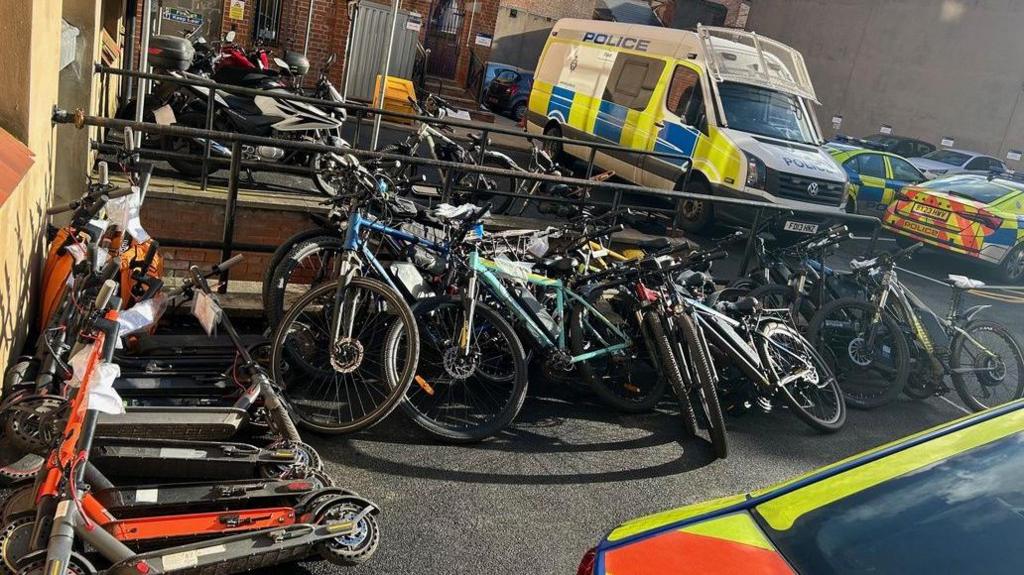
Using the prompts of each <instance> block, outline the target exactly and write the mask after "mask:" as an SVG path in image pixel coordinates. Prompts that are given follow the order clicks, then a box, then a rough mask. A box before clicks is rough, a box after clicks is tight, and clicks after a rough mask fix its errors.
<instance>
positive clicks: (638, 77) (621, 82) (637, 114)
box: [594, 52, 665, 182]
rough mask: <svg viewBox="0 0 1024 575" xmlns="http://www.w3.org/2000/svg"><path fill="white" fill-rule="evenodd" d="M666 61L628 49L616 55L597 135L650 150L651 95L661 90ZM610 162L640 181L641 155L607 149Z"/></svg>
mask: <svg viewBox="0 0 1024 575" xmlns="http://www.w3.org/2000/svg"><path fill="white" fill-rule="evenodd" d="M664 70H665V61H664V60H659V59H657V58H650V57H647V56H640V55H637V54H630V53H628V52H619V53H618V54H616V57H615V63H614V64H613V65H612V69H611V72H610V74H609V76H608V82H607V84H605V90H604V95H603V96H602V98H601V103H600V106H599V108H598V112H597V116H596V118H595V119H594V135H595V136H597V137H599V138H601V139H603V140H605V141H608V142H610V143H613V144H619V145H621V146H623V147H627V148H634V149H639V150H645V149H649V147H648V146H649V142H650V141H651V140H652V134H653V133H654V123H655V120H656V118H655V114H654V113H653V112H652V109H653V106H652V101H653V100H654V99H653V98H652V96H653V95H654V93H655V91H657V89H658V83H659V81H660V80H661V75H662V72H663V71H664ZM606 153H607V155H608V156H610V158H611V160H612V161H611V162H609V163H608V165H609V166H610V167H611V168H612V169H613V170H615V172H616V173H617V174H618V175H619V176H621V177H623V178H626V179H627V180H630V181H632V182H638V181H639V179H638V177H639V175H640V168H639V166H640V164H641V158H642V155H641V154H632V153H628V152H618V151H607V152H606Z"/></svg>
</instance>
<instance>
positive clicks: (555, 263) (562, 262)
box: [533, 257, 578, 275]
mask: <svg viewBox="0 0 1024 575" xmlns="http://www.w3.org/2000/svg"><path fill="white" fill-rule="evenodd" d="M577 265H578V262H577V261H576V260H575V259H573V258H563V257H555V258H544V259H542V260H540V261H539V262H537V263H535V264H533V269H534V270H536V271H539V272H542V273H544V274H546V275H563V274H567V273H571V272H572V271H573V270H574V269H576V266H577Z"/></svg>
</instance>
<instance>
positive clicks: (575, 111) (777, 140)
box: [527, 19, 847, 231]
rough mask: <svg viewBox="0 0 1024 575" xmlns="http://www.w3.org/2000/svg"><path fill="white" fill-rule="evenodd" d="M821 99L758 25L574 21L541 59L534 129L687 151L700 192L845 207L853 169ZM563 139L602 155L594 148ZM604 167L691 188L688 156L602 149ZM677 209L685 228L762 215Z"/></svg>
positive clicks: (530, 117) (644, 181) (559, 30)
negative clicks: (840, 158)
mask: <svg viewBox="0 0 1024 575" xmlns="http://www.w3.org/2000/svg"><path fill="white" fill-rule="evenodd" d="M814 103H817V98H816V97H815V94H814V87H813V86H812V85H811V80H810V77H809V75H808V73H807V68H806V66H805V65H804V61H803V57H802V56H801V55H800V53H799V52H797V51H796V50H794V49H792V48H790V47H788V46H786V45H784V44H781V43H779V42H776V41H774V40H770V39H768V38H765V37H763V36H759V35H757V34H754V33H752V32H747V31H743V30H734V29H729V28H713V27H706V26H698V28H697V31H695V32H694V31H688V30H674V29H669V28H657V27H652V26H641V25H635V24H622V23H616V22H603V21H597V20H576V19H564V20H559V21H558V22H557V23H556V24H555V26H554V28H553V29H552V30H551V34H550V36H549V37H548V40H547V44H546V45H545V46H544V52H543V53H542V55H541V58H540V61H539V62H538V65H537V69H536V75H535V77H534V84H533V91H532V93H531V95H530V106H529V111H528V112H527V130H528V131H529V132H531V133H535V134H537V133H543V134H548V135H553V136H564V137H567V138H572V139H578V140H585V141H600V142H610V143H614V144H619V145H621V146H623V147H625V148H631V149H633V150H648V151H649V150H655V151H659V152H662V151H663V152H675V153H682V154H685V155H687V156H690V157H691V158H692V161H693V171H692V173H691V174H690V177H689V180H688V183H687V184H686V190H687V191H691V192H696V193H706V194H713V195H721V196H727V197H733V198H744V199H752V200H762V201H770V202H775V203H783V204H789V205H793V206H795V207H805V206H814V207H818V208H820V207H823V206H827V207H838V206H839V205H840V203H841V202H843V200H844V195H845V194H844V191H845V188H846V185H847V177H846V174H845V172H844V171H843V170H842V169H841V168H840V167H839V166H837V165H836V164H835V162H833V161H832V159H831V157H830V156H829V154H828V153H826V152H825V151H824V150H823V149H822V148H821V144H822V143H823V139H822V137H821V130H820V128H819V127H818V124H817V120H816V119H815V116H814V112H813V110H812V109H811V106H812V104H814ZM551 147H552V150H551V151H553V152H555V153H562V152H564V153H566V154H569V155H571V156H576V157H578V158H581V159H588V158H589V155H590V148H587V147H585V146H575V145H566V146H564V149H562V147H561V146H558V145H552V146H551ZM596 164H597V165H598V166H599V167H601V168H603V169H606V170H614V171H615V173H616V174H617V175H619V176H621V177H623V178H625V179H627V180H629V181H631V182H634V183H636V184H640V185H643V186H648V187H654V188H662V189H675V190H681V189H683V185H684V177H683V176H684V170H683V169H682V167H681V166H682V164H683V162H682V161H681V160H677V159H671V158H659V157H655V156H651V155H645V154H636V153H630V152H628V151H619V150H599V151H598V153H597V155H596ZM676 209H677V224H678V225H679V226H680V227H682V228H684V229H688V230H691V231H701V230H703V229H705V228H707V227H708V226H709V225H710V224H711V222H712V221H713V220H714V219H716V218H720V219H723V220H731V221H734V222H744V220H746V219H747V218H749V215H750V212H749V210H743V209H735V208H734V207H733V206H726V205H724V204H719V205H718V206H715V205H713V204H711V203H708V202H699V201H693V200H682V201H680V202H679V203H678V205H677V206H676ZM789 225H792V226H793V228H794V231H798V230H797V229H796V228H799V227H801V224H800V223H798V222H795V221H794V222H792V224H789V223H787V226H789ZM814 227H815V226H814V225H813V224H810V225H806V226H804V227H803V229H800V230H799V231H811V230H812V229H814Z"/></svg>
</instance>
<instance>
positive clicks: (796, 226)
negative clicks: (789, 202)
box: [783, 221, 818, 234]
mask: <svg viewBox="0 0 1024 575" xmlns="http://www.w3.org/2000/svg"><path fill="white" fill-rule="evenodd" d="M783 229H784V230H786V231H787V232H797V233H801V234H816V233H818V224H808V223H807V222H792V221H790V222H786V225H785V226H783Z"/></svg>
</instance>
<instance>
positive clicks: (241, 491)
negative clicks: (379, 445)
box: [3, 479, 340, 520]
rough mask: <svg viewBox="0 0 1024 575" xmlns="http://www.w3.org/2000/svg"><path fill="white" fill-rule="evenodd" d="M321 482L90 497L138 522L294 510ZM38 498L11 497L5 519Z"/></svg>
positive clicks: (143, 489) (109, 492)
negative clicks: (188, 515)
mask: <svg viewBox="0 0 1024 575" xmlns="http://www.w3.org/2000/svg"><path fill="white" fill-rule="evenodd" d="M322 483H323V482H322V481H321V480H317V479H241V480H233V481H218V482H216V483H211V482H197V483H173V484H152V485H126V486H118V487H110V488H106V489H93V490H91V491H90V493H91V494H92V496H93V497H94V498H95V499H96V500H97V501H98V502H99V503H101V504H103V507H104V508H105V509H106V510H107V511H109V512H110V513H111V514H112V515H114V516H115V517H120V518H134V517H142V516H155V515H168V514H179V513H195V512H199V511H213V510H217V511H234V510H236V509H241V508H252V507H280V506H283V505H294V504H295V503H296V502H297V501H298V500H300V499H301V498H303V497H305V496H306V495H309V494H310V493H313V492H315V491H322V490H323V489H324V488H326V487H328V486H326V485H323V484H322ZM331 489H337V488H331ZM339 493H340V492H339ZM35 498H36V489H35V486H30V487H27V488H24V489H19V490H17V491H15V492H13V493H12V494H11V495H10V496H9V497H8V499H7V501H5V502H4V504H3V513H4V518H5V520H6V519H7V518H11V517H16V516H18V515H21V514H23V513H30V512H33V511H34V510H35V508H36V500H35Z"/></svg>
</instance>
